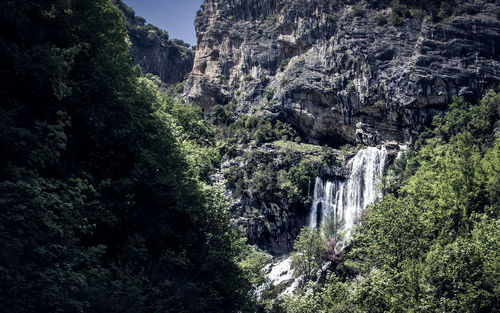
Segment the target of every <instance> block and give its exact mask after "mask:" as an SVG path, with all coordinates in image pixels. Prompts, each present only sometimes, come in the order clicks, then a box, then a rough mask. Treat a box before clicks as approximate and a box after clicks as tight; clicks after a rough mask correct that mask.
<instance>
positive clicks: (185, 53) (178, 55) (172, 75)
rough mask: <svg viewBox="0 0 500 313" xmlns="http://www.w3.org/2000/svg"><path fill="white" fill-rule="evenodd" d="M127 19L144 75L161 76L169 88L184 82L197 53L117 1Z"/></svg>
mask: <svg viewBox="0 0 500 313" xmlns="http://www.w3.org/2000/svg"><path fill="white" fill-rule="evenodd" d="M117 4H118V7H119V8H120V9H121V10H122V12H123V13H124V15H125V19H126V27H127V30H128V33H129V37H130V41H131V47H130V54H131V55H132V57H133V58H134V62H135V64H138V65H139V66H140V67H141V69H142V71H143V72H144V73H151V74H154V75H158V76H159V77H160V79H161V80H162V81H163V82H164V83H166V84H167V85H171V84H176V83H180V82H182V81H184V80H185V79H186V78H187V76H188V74H189V73H190V72H191V70H192V68H193V60H194V51H193V50H192V49H191V48H190V47H189V44H186V43H184V42H182V41H181V40H178V39H172V40H169V38H168V33H167V32H166V31H163V30H161V29H159V28H157V27H155V26H153V25H151V24H146V21H145V20H144V19H143V18H142V17H138V16H135V13H134V11H133V10H132V9H131V8H130V7H128V6H126V5H125V4H123V2H121V1H117Z"/></svg>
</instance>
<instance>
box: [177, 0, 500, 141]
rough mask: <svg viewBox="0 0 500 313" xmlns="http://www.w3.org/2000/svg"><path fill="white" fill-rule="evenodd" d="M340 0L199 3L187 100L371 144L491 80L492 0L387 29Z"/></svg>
mask: <svg viewBox="0 0 500 313" xmlns="http://www.w3.org/2000/svg"><path fill="white" fill-rule="evenodd" d="M348 2H350V3H353V2H356V1H342V0H339V1H329V0H308V1H293V0H206V1H205V3H204V5H203V10H202V11H201V12H200V13H199V14H198V16H197V18H196V21H195V25H196V30H197V36H198V47H197V49H196V54H195V59H194V67H193V71H192V72H191V74H190V76H189V79H188V81H187V83H186V86H185V98H186V100H195V101H197V102H199V103H200V104H202V106H203V107H204V109H205V111H206V112H209V111H210V108H211V106H213V105H214V104H223V103H227V102H229V101H230V100H231V99H235V100H236V103H237V108H238V110H239V112H249V111H250V110H251V109H252V108H255V107H259V108H262V109H263V110H264V111H265V112H267V114H271V115H277V116H280V117H281V118H283V119H285V120H287V121H289V122H290V123H292V124H293V125H294V126H295V127H296V128H297V129H299V130H300V131H301V132H302V133H303V135H304V136H305V137H306V138H307V139H308V140H309V141H310V142H313V143H314V142H316V143H328V144H330V145H333V146H335V145H340V144H343V143H346V142H350V143H354V142H361V143H364V144H367V145H376V144H380V143H383V142H389V141H392V142H394V141H396V142H400V143H403V142H411V141H412V140H414V139H415V138H416V136H417V135H418V133H419V132H420V131H421V130H422V129H423V127H424V126H425V125H427V124H428V123H429V122H430V120H431V118H432V116H433V115H435V114H436V113H438V112H440V111H442V110H445V109H446V107H447V104H448V103H449V102H450V101H451V99H452V97H453V96H455V95H461V96H466V97H469V98H476V97H478V96H479V94H480V93H481V92H482V91H484V90H485V89H486V88H491V87H496V86H497V85H498V82H499V81H500V54H499V51H500V22H499V20H498V18H497V17H496V14H495V12H496V10H498V5H496V4H495V3H489V2H488V1H481V0H477V1H475V5H476V7H477V8H478V13H477V14H475V15H465V14H464V15H460V16H454V17H450V18H449V19H447V20H445V21H443V22H440V23H434V22H432V21H430V20H429V19H425V18H424V19H406V20H405V22H404V23H403V24H401V25H399V26H394V25H391V24H385V25H379V24H378V23H377V17H378V16H385V17H387V18H388V17H389V15H390V9H389V8H387V9H376V8H370V7H366V8H365V12H364V16H356V15H355V14H354V12H353V5H352V4H348Z"/></svg>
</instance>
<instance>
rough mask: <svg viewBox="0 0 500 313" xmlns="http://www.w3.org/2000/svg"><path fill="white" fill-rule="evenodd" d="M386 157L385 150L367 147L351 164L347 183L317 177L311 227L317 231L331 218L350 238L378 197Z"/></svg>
mask: <svg viewBox="0 0 500 313" xmlns="http://www.w3.org/2000/svg"><path fill="white" fill-rule="evenodd" d="M386 157H387V150H386V149H385V147H383V146H382V148H380V149H379V148H375V147H368V148H365V149H362V150H360V151H359V152H358V153H357V154H356V156H355V157H354V158H353V159H351V160H350V161H349V162H348V167H349V169H350V175H349V178H348V179H347V180H346V181H339V180H326V181H324V180H322V179H321V178H319V177H318V178H316V183H315V186H314V198H313V203H312V207H311V211H310V214H309V226H310V227H312V228H317V227H319V226H320V225H321V224H322V223H323V222H324V221H325V219H326V218H328V217H331V218H333V222H334V225H337V227H338V228H337V232H339V233H343V234H344V235H345V236H346V237H349V235H350V230H351V228H352V226H353V225H354V223H355V222H356V219H357V218H358V217H359V216H360V215H361V212H362V211H363V210H364V209H365V208H366V206H367V205H368V204H370V203H371V202H373V201H374V200H375V199H376V198H377V197H378V196H379V194H378V193H377V191H376V184H377V183H378V182H379V179H380V177H381V175H382V174H383V171H384V164H385V159H386Z"/></svg>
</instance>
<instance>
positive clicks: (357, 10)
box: [352, 4, 365, 17]
mask: <svg viewBox="0 0 500 313" xmlns="http://www.w3.org/2000/svg"><path fill="white" fill-rule="evenodd" d="M352 13H353V14H354V16H358V17H363V16H365V8H363V7H362V6H361V5H359V4H356V5H353V6H352Z"/></svg>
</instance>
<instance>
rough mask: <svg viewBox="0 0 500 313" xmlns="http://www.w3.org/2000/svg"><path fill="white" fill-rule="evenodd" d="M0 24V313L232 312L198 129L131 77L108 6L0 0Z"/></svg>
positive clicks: (223, 218)
mask: <svg viewBox="0 0 500 313" xmlns="http://www.w3.org/2000/svg"><path fill="white" fill-rule="evenodd" d="M0 23H1V27H0V56H1V60H0V69H1V72H2V75H0V86H1V91H0V98H1V100H0V103H1V109H0V110H1V111H0V116H1V118H0V147H1V148H0V150H1V151H2V153H1V158H0V207H1V209H0V273H1V274H0V290H1V292H0V311H2V312H13V313H14V312H208V311H213V312H234V311H236V310H242V309H244V308H245V307H246V306H247V304H248V303H249V302H248V291H249V290H250V287H251V286H250V280H249V279H250V278H251V276H250V274H249V276H247V274H246V273H249V270H248V268H249V267H248V266H240V265H239V261H240V260H242V259H243V258H244V257H245V254H248V253H247V252H245V254H242V253H241V252H244V250H245V249H244V245H243V241H242V240H241V239H240V237H239V236H238V235H237V234H236V232H235V231H234V230H233V229H232V228H231V227H230V226H229V217H228V214H227V212H226V211H225V210H224V208H225V207H226V203H225V200H224V199H225V198H224V196H223V195H222V192H221V191H220V188H218V187H217V186H213V185H210V184H208V183H207V181H208V179H207V177H206V176H207V174H208V173H210V166H211V164H210V161H211V159H210V158H205V157H204V154H210V151H211V149H212V144H211V136H212V134H211V133H210V131H209V130H208V129H207V128H206V126H204V123H203V122H201V121H200V119H199V117H200V116H201V110H199V108H197V107H194V106H189V105H186V106H184V105H181V104H180V103H179V102H178V101H174V100H172V99H169V98H166V97H164V96H162V95H161V94H160V93H159V92H158V90H157V88H156V87H155V85H154V84H153V83H152V82H151V81H150V80H148V79H145V78H143V77H140V76H138V73H139V70H138V68H136V67H134V66H133V65H132V59H131V57H130V55H129V46H128V45H127V42H126V38H127V34H126V30H125V23H124V18H123V15H122V13H121V12H120V11H119V10H118V9H117V7H116V6H115V4H114V2H113V1H111V0H97V1H96V0H93V1H86V0H82V1H67V0H55V1H49V2H46V1H45V2H44V1H30V0H24V1H15V2H14V1H2V2H1V4H0Z"/></svg>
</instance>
